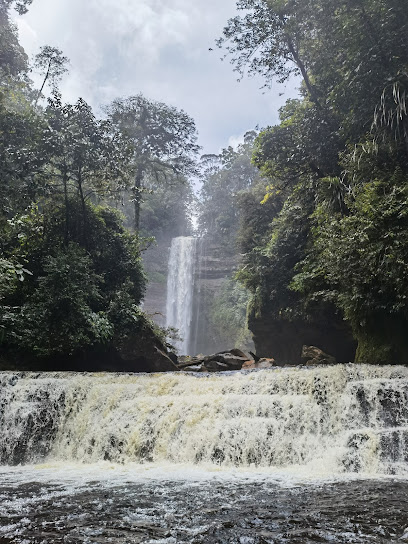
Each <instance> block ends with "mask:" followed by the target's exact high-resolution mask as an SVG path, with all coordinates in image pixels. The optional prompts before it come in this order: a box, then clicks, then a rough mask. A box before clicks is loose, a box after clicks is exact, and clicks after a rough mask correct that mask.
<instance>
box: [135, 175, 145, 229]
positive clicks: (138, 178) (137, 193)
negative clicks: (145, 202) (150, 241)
mask: <svg viewBox="0 0 408 544" xmlns="http://www.w3.org/2000/svg"><path fill="white" fill-rule="evenodd" d="M142 179H143V174H142V172H141V171H140V170H138V171H137V174H136V177H135V184H134V186H133V205H134V209H135V217H134V224H133V226H134V229H135V233H138V232H139V227H140V204H141V200H142V199H141V189H142Z"/></svg>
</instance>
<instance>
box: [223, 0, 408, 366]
mask: <svg viewBox="0 0 408 544" xmlns="http://www.w3.org/2000/svg"><path fill="white" fill-rule="evenodd" d="M237 6H238V8H239V9H240V10H241V11H242V12H243V15H242V16H240V15H239V16H237V17H235V18H233V19H231V20H230V21H229V22H228V24H227V26H226V27H225V29H224V35H223V37H222V38H221V39H220V40H219V45H220V46H221V47H223V48H224V50H226V53H227V55H231V58H232V62H233V63H234V65H235V68H236V69H237V70H238V71H239V72H240V73H241V74H243V73H244V72H245V71H247V70H248V71H249V72H250V73H257V74H261V75H262V76H264V78H265V83H266V85H268V84H270V83H271V81H272V80H273V79H278V80H280V81H285V80H286V79H287V78H289V77H290V76H293V75H296V76H298V77H300V78H301V79H302V87H301V94H302V98H301V99H298V100H289V101H288V102H287V103H286V105H285V106H284V107H283V108H282V109H281V112H280V120H281V121H280V124H279V125H277V126H273V127H268V128H266V129H264V130H263V131H262V132H261V133H260V135H259V136H258V138H257V140H256V144H255V153H254V156H253V163H254V164H255V165H256V166H257V167H258V168H260V170H261V172H262V174H263V175H264V176H265V177H267V178H268V180H269V181H268V187H267V190H266V195H265V196H264V198H263V205H260V204H259V202H260V200H259V192H258V189H257V188H255V189H253V190H252V191H251V192H250V193H249V194H248V195H247V196H245V198H244V203H245V204H244V207H243V211H244V221H243V223H242V224H243V227H242V234H241V240H242V250H243V252H244V263H243V266H242V268H241V271H240V273H239V276H240V279H241V281H242V282H243V283H244V285H246V286H247V287H248V288H249V289H250V290H251V292H252V301H251V310H250V316H249V318H250V324H252V326H253V330H254V328H256V327H257V326H259V324H260V323H261V322H263V324H265V322H268V323H269V330H270V331H275V333H276V339H277V342H278V343H279V333H278V332H277V329H279V330H283V329H285V330H291V328H292V332H293V335H296V334H297V335H300V336H301V337H302V338H303V340H304V342H303V343H308V338H310V334H309V332H308V331H310V325H312V326H313V327H314V329H315V330H316V329H317V328H319V327H321V329H322V330H325V328H326V327H327V324H333V323H334V324H335V328H336V329H337V330H338V331H340V329H341V322H342V320H343V319H344V320H346V323H347V324H348V325H349V326H350V327H351V331H352V333H353V336H354V338H355V339H356V340H357V341H358V349H357V356H356V361H358V362H372V363H374V362H378V363H396V362H407V361H408V340H407V338H408V336H407V334H406V330H407V317H408V314H407V311H408V305H407V298H406V297H407V294H406V293H407V281H408V274H407V271H408V266H407V265H408V261H407V255H408V246H407V239H406V234H405V233H406V221H407V219H406V208H407V194H408V193H407V191H408V116H407V94H408V35H407V28H408V15H407V11H406V7H405V5H404V2H402V1H401V0H374V1H373V0H359V1H358V2H350V1H349V0H340V1H339V0H335V1H334V0H324V1H321V2H320V1H318V2H316V1H313V2H312V1H308V0H306V1H303V0H302V2H298V1H296V0H295V1H292V0H290V1H281V0H279V1H278V0H240V1H239V2H238V3H237ZM252 195H255V196H252ZM262 208H264V210H262ZM328 316H330V319H328ZM294 324H295V325H296V327H295V328H294V329H293V325H294ZM313 327H312V328H313ZM343 329H344V326H343ZM343 334H345V335H346V337H347V331H346V330H345V331H344V332H343ZM282 338H283V340H282V341H285V342H287V341H288V337H287V335H284V336H283V337H282ZM324 349H326V350H329V349H330V346H324ZM332 351H333V350H332ZM274 355H275V354H274Z"/></svg>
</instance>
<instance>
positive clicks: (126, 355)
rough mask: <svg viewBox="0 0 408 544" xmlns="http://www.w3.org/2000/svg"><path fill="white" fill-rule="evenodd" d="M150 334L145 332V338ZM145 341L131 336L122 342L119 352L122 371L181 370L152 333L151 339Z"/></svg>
mask: <svg viewBox="0 0 408 544" xmlns="http://www.w3.org/2000/svg"><path fill="white" fill-rule="evenodd" d="M148 333H150V331H148ZM148 333H147V332H145V336H146V335H147V334H148ZM144 340H145V341H144V342H141V341H140V339H139V338H138V337H132V336H130V337H129V338H127V339H126V340H125V341H124V342H122V344H121V346H120V349H119V350H118V355H119V357H120V360H121V364H120V366H121V367H122V368H121V369H123V370H127V371H133V372H174V371H177V370H179V369H178V367H177V365H176V364H175V363H174V362H173V360H172V358H171V355H170V353H169V352H168V351H167V350H166V348H165V346H163V345H162V344H161V343H160V341H159V340H158V339H157V338H156V337H155V336H154V334H153V333H150V336H149V338H147V339H146V338H144Z"/></svg>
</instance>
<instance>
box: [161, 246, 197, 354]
mask: <svg viewBox="0 0 408 544" xmlns="http://www.w3.org/2000/svg"><path fill="white" fill-rule="evenodd" d="M196 242H197V239H196V238H193V237H192V236H179V237H178V238H173V240H172V241H171V248H170V257H169V268H168V270H169V271H168V276H167V304H166V326H167V327H175V328H176V329H178V331H179V334H180V336H181V338H182V340H181V341H177V342H175V347H176V348H177V350H178V351H179V353H181V354H182V355H188V354H190V347H191V345H190V344H191V342H190V340H191V324H192V314H193V293H194V271H195V257H196Z"/></svg>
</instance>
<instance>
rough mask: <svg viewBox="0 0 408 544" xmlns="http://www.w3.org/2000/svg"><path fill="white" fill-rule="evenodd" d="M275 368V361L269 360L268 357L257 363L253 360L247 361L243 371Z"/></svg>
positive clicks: (260, 359)
mask: <svg viewBox="0 0 408 544" xmlns="http://www.w3.org/2000/svg"><path fill="white" fill-rule="evenodd" d="M274 366H275V359H267V358H266V357H261V358H259V359H258V360H257V361H255V360H251V361H246V363H244V364H243V365H242V370H254V369H256V368H261V369H264V368H272V367H274Z"/></svg>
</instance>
